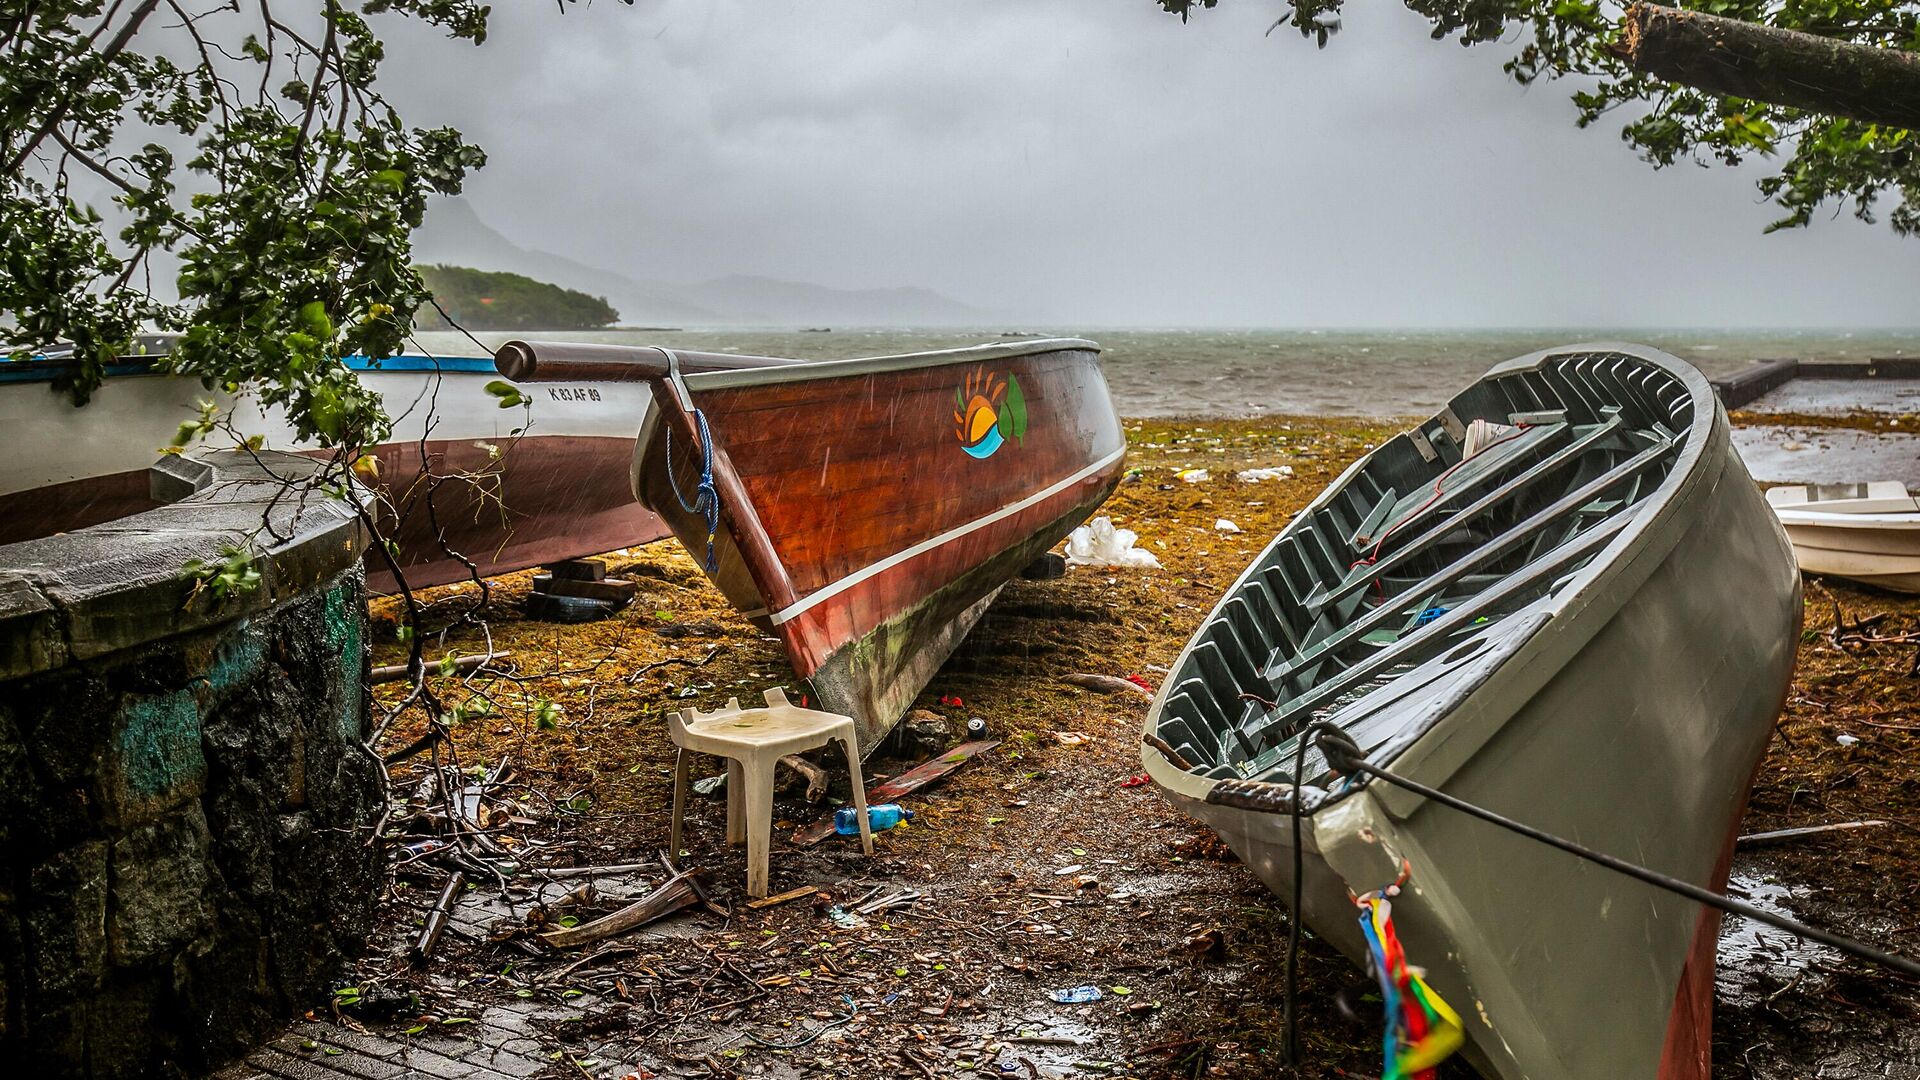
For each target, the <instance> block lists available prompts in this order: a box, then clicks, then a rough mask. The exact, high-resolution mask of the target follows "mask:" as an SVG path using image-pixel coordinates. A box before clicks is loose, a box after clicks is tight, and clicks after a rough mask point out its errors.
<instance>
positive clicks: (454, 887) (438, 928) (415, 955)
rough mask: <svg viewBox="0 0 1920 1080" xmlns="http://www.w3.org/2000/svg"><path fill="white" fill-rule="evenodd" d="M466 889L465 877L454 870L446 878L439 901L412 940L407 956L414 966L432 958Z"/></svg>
mask: <svg viewBox="0 0 1920 1080" xmlns="http://www.w3.org/2000/svg"><path fill="white" fill-rule="evenodd" d="M466 887H467V875H466V874H464V873H462V872H460V871H458V870H455V871H454V872H453V873H452V874H451V875H450V876H448V878H447V887H446V888H445V889H442V890H441V891H440V899H438V900H435V901H434V902H433V907H432V908H431V909H429V910H428V911H427V921H426V925H424V926H422V927H421V928H420V936H419V937H418V938H417V939H415V940H414V943H413V948H411V949H409V950H407V955H408V956H409V957H410V958H411V959H412V960H413V962H414V963H416V964H424V963H426V962H427V961H428V960H430V959H432V958H433V950H434V949H435V948H437V947H438V946H439V944H440V935H441V934H443V933H445V932H446V929H447V921H448V920H449V919H451V918H452V917H453V909H454V907H455V906H457V905H458V904H459V903H460V892H461V890H463V889H465V888H466Z"/></svg>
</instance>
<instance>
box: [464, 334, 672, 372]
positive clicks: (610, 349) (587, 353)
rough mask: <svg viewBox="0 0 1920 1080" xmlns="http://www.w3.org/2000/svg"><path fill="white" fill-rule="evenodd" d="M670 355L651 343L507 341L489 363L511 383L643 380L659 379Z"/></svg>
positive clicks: (666, 367)
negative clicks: (595, 343)
mask: <svg viewBox="0 0 1920 1080" xmlns="http://www.w3.org/2000/svg"><path fill="white" fill-rule="evenodd" d="M669 363H670V358H669V357H668V356H667V353H666V350H664V349H656V348H654V347H653V346H651V345H589V344H585V343H582V342H575V341H566V342H559V341H509V342H507V343H506V344H505V345H502V346H500V350H499V351H498V352H496V353H494V354H493V366H494V367H496V368H498V369H499V371H500V374H502V375H505V376H506V377H507V378H509V379H512V380H513V381H514V382H645V381H646V380H648V379H663V378H665V377H666V375H667V370H668V366H669Z"/></svg>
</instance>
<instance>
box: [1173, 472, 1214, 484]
mask: <svg viewBox="0 0 1920 1080" xmlns="http://www.w3.org/2000/svg"><path fill="white" fill-rule="evenodd" d="M1173 475H1174V476H1175V477H1178V478H1179V479H1181V480H1185V481H1186V482H1187V483H1189V484H1199V483H1204V482H1206V481H1208V480H1211V479H1213V474H1212V473H1210V472H1208V471H1207V470H1205V469H1181V470H1180V471H1179V472H1177V473H1174V474H1173Z"/></svg>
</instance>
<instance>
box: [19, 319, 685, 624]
mask: <svg viewBox="0 0 1920 1080" xmlns="http://www.w3.org/2000/svg"><path fill="white" fill-rule="evenodd" d="M164 346H165V343H164V342H158V343H157V347H158V348H160V349H162V350H163V349H164ZM157 360H158V357H156V356H142V357H127V358H125V359H124V360H123V361H122V362H121V363H118V364H116V365H114V366H113V367H112V368H111V369H110V371H109V374H108V378H107V380H106V382H105V383H104V384H103V385H102V386H101V387H100V388H99V389H98V390H97V391H95V392H94V395H93V399H92V400H91V401H89V402H88V403H87V404H86V405H85V406H83V407H81V408H77V409H76V408H74V407H72V406H71V405H70V404H68V403H67V402H66V401H65V399H64V398H62V397H59V396H56V395H55V394H53V393H50V392H49V384H50V383H51V381H52V380H53V378H54V377H55V376H56V375H57V374H59V372H60V371H61V370H62V368H63V367H64V365H65V361H64V360H63V359H61V358H60V357H58V356H57V355H54V356H47V357H44V358H41V359H35V360H29V361H7V362H0V431H5V432H7V433H8V453H7V454H6V455H4V456H3V457H0V544H8V543H13V542H15V541H20V540H29V539H33V538H35V537H39V536H45V535H49V534H51V533H55V532H69V531H72V530H74V529H79V528H85V527H86V526H88V525H96V524H99V523H101V522H103V521H111V520H113V519H115V518H119V517H124V516H126V515H128V514H132V513H138V512H140V511H143V510H149V509H152V508H153V507H154V506H156V505H158V504H157V503H155V502H154V501H153V500H152V499H151V498H150V497H149V494H148V490H147V485H148V479H147V467H148V466H150V465H152V464H153V462H154V460H155V459H156V458H157V457H158V456H159V455H160V452H161V448H162V447H165V446H166V445H167V444H168V442H169V441H170V440H171V439H172V438H173V433H174V431H175V429H177V428H178V427H179V426H180V424H181V422H182V421H184V420H188V419H191V418H193V417H194V416H196V415H198V410H197V408H196V402H198V401H200V400H202V399H209V398H211V399H217V400H218V401H219V402H220V403H221V404H222V405H223V406H224V407H228V408H231V409H232V411H233V412H232V415H233V423H234V426H235V428H236V429H237V430H238V431H240V432H242V433H244V434H248V435H254V434H258V435H262V436H264V437H265V443H266V445H267V446H268V447H269V448H273V449H282V450H300V449H302V448H303V446H305V445H306V444H303V443H302V442H301V441H300V440H299V439H298V438H297V436H296V435H295V433H294V431H293V428H292V426H291V425H289V424H288V423H287V422H286V419H285V418H284V416H282V415H281V414H280V413H279V412H278V411H275V410H269V411H262V410H261V409H260V408H258V407H257V406H256V405H255V404H254V403H253V401H252V399H251V398H246V397H242V398H240V399H238V400H236V399H233V398H230V397H227V396H225V395H221V394H216V393H211V392H209V391H208V390H206V389H205V388H203V387H202V385H201V383H200V381H199V380H198V379H190V378H181V377H177V376H172V375H168V374H165V373H164V371H163V370H162V369H161V367H160V366H159V365H158V364H157ZM348 364H349V366H351V367H353V368H354V369H355V370H356V371H357V372H358V373H359V376H360V379H361V381H362V383H363V384H364V385H366V386H367V387H369V388H370V389H372V390H373V391H374V392H376V393H378V394H379V395H380V396H381V398H382V400H383V401H384V403H385V405H386V409H387V412H388V413H389V415H391V416H392V417H393V418H394V429H393V434H392V436H391V437H390V438H389V440H388V441H387V442H386V443H384V444H383V445H380V446H377V447H375V448H373V450H372V453H373V454H374V455H375V456H376V457H377V458H378V459H379V460H380V480H379V483H378V487H379V488H380V492H379V493H380V494H381V495H382V496H383V502H384V503H385V504H386V506H387V507H388V508H389V514H388V520H389V521H394V520H397V521H398V523H399V524H398V528H397V530H396V535H395V538H396V539H397V540H398V542H399V544H400V551H401V562H402V563H403V568H404V570H405V573H406V576H407V581H408V583H409V584H411V585H412V586H414V587H415V588H418V587H422V586H426V585H438V584H444V583H446V582H450V581H458V580H461V579H463V578H465V577H467V576H468V575H469V572H470V571H469V570H468V567H467V566H466V564H465V562H463V561H462V560H461V558H460V557H456V556H455V555H453V554H450V551H451V552H457V553H459V556H464V558H465V559H466V560H469V561H471V562H472V563H473V564H474V567H475V568H476V569H477V570H478V572H479V573H480V574H481V575H483V576H484V575H491V574H500V573H506V572H509V571H512V570H520V569H524V568H526V567H529V566H536V565H540V564H542V563H551V562H559V561H561V560H564V559H571V558H578V557H580V556H583V555H593V554H597V553H599V552H603V551H611V550H614V549H616V548H622V547H630V546H634V545H638V544H645V543H649V542H652V541H654V540H658V539H661V538H663V537H665V536H666V535H667V530H666V526H665V525H664V524H662V523H661V521H660V519H659V518H657V517H655V516H654V515H653V514H651V513H649V512H648V511H647V510H646V509H645V508H644V507H641V506H637V505H635V503H634V501H633V495H632V492H631V490H630V488H629V487H628V479H627V473H628V468H629V464H630V462H631V460H632V456H633V439H634V436H635V433H636V432H637V431H638V430H639V426H640V420H639V417H640V416H641V415H642V414H643V413H644V412H645V410H646V408H647V404H648V400H649V398H648V395H647V393H646V392H645V389H644V388H642V387H637V386H634V385H632V384H630V383H619V384H609V385H597V384H593V383H578V384H573V385H566V386H546V387H539V388H529V397H530V398H531V404H530V405H529V407H528V408H526V409H520V408H514V409H501V408H500V407H499V399H498V398H496V397H494V396H493V395H491V394H489V393H487V392H486V390H485V387H486V384H487V383H489V382H493V381H496V380H498V379H499V377H500V376H499V373H498V372H497V371H496V370H495V369H494V365H493V360H492V359H491V358H473V357H438V358H434V357H425V356H398V357H391V358H388V359H385V360H377V361H376V360H368V359H366V358H364V357H352V358H349V360H348ZM516 428H519V429H524V430H522V431H520V433H519V434H517V435H516V434H515V429H516ZM429 466H430V467H431V470H432V473H433V474H434V475H438V476H447V475H451V474H455V473H464V474H467V475H470V476H475V477H478V478H479V479H478V480H477V482H476V483H474V484H467V483H463V482H449V483H441V484H437V485H436V484H435V483H433V482H432V480H431V479H430V478H429V476H428V472H427V468H428V467H429ZM395 515H397V516H395ZM442 538H444V540H445V543H444V545H443V544H442V543H441V539H442ZM449 549H450V550H449ZM367 569H368V584H369V585H370V587H372V588H374V589H375V590H377V591H381V592H392V591H394V590H395V589H396V588H397V584H396V582H395V581H394V579H393V575H392V574H391V573H389V572H387V571H386V570H385V569H384V568H383V565H382V563H381V562H380V561H379V560H376V559H373V558H369V560H368V564H367Z"/></svg>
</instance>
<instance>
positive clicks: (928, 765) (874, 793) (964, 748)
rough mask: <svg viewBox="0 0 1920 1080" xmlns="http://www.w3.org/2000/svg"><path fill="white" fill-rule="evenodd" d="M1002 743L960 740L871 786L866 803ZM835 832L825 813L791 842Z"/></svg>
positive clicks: (814, 840)
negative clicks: (929, 759) (929, 757)
mask: <svg viewBox="0 0 1920 1080" xmlns="http://www.w3.org/2000/svg"><path fill="white" fill-rule="evenodd" d="M999 745H1000V740H998V739H976V740H974V741H973V742H964V743H961V744H960V745H959V746H956V747H954V748H953V749H951V750H949V751H947V752H946V753H944V754H942V755H940V756H939V757H937V758H934V759H933V760H932V761H927V762H923V763H921V764H920V765H918V766H916V767H914V768H912V769H909V770H907V771H906V772H903V773H901V774H900V775H899V776H896V777H894V778H893V779H891V780H889V781H887V782H886V783H884V784H875V785H874V786H873V787H870V788H868V789H867V805H868V806H878V805H879V804H881V803H886V802H893V801H894V800H895V799H898V798H900V797H901V796H902V795H907V794H910V793H912V792H915V791H919V790H920V789H921V788H923V787H926V786H927V785H928V784H931V783H933V782H934V781H936V780H940V779H942V778H944V777H945V776H946V775H947V774H948V773H950V772H952V771H953V770H955V769H957V768H959V767H960V766H962V765H965V764H966V763H967V762H969V761H971V760H973V759H974V758H975V757H976V756H978V755H980V754H983V753H985V752H986V751H988V750H991V749H993V748H994V747H996V746H999ZM832 835H834V832H833V815H832V814H823V815H821V816H820V817H819V818H818V819H816V820H815V821H814V822H813V823H812V824H811V825H806V826H803V827H801V828H800V830H799V831H797V832H795V833H794V834H793V838H792V842H793V844H794V846H796V847H812V846H813V845H815V844H818V843H819V842H820V841H822V840H825V839H826V838H827V837H829V836H832Z"/></svg>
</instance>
